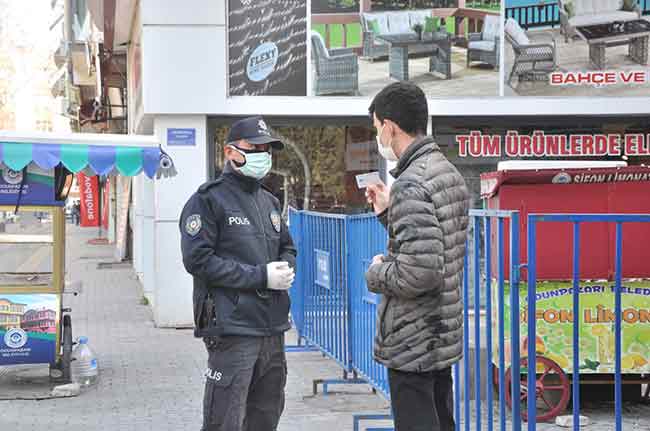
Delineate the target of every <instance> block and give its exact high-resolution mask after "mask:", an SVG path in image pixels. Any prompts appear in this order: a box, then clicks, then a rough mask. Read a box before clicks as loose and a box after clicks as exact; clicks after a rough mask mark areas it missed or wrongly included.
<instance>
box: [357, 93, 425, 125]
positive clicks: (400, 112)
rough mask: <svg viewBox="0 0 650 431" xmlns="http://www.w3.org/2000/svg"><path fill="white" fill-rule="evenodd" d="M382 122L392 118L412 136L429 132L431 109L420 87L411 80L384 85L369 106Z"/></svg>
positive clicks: (371, 114) (371, 111)
mask: <svg viewBox="0 0 650 431" xmlns="http://www.w3.org/2000/svg"><path fill="white" fill-rule="evenodd" d="M368 112H369V113H370V118H372V116H373V114H375V115H376V116H377V119H378V120H379V121H381V122H382V123H383V122H384V120H391V121H393V122H394V123H395V124H397V125H398V126H399V128H400V129H402V130H403V131H404V132H405V133H408V134H409V135H411V136H415V135H424V134H426V132H427V122H428V116H429V109H428V106H427V97H426V96H425V95H424V92H423V91H422V89H420V87H418V86H417V85H415V84H412V83H410V82H395V83H393V84H390V85H388V86H386V87H384V89H383V90H381V91H380V92H379V94H377V95H376V96H375V98H374V99H373V101H372V103H371V104H370V107H369V108H368Z"/></svg>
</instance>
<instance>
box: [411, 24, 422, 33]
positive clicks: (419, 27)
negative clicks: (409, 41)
mask: <svg viewBox="0 0 650 431" xmlns="http://www.w3.org/2000/svg"><path fill="white" fill-rule="evenodd" d="M423 29H424V27H423V26H422V24H420V23H417V24H415V25H414V26H413V31H414V32H416V33H418V34H420V33H422V30H423Z"/></svg>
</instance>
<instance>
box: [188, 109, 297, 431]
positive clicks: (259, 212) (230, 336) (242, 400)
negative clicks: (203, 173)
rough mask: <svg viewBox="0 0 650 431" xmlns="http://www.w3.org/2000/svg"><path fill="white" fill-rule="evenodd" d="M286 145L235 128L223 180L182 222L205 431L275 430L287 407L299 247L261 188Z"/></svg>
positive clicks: (252, 126) (206, 188)
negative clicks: (275, 154)
mask: <svg viewBox="0 0 650 431" xmlns="http://www.w3.org/2000/svg"><path fill="white" fill-rule="evenodd" d="M283 147H284V145H283V143H282V142H281V141H280V140H278V139H276V138H274V137H272V136H271V134H270V133H269V130H268V128H267V126H266V124H265V122H264V120H263V119H262V118H261V117H251V118H246V119H243V120H240V121H238V122H236V123H234V124H233V125H232V127H231V129H230V133H229V135H228V138H227V141H226V146H225V149H224V155H225V158H226V160H227V162H226V165H225V167H224V170H223V173H222V175H221V176H220V177H219V178H217V179H216V180H215V181H212V182H208V183H206V184H203V185H202V186H201V187H199V189H198V191H197V192H196V193H194V194H193V195H192V196H191V197H190V199H189V200H188V202H187V203H186V204H185V207H184V208H183V212H182V215H181V219H180V223H179V227H180V230H181V237H182V238H181V248H182V252H183V264H184V265H185V268H186V270H187V271H188V272H189V273H190V274H192V276H193V277H194V321H195V336H197V337H202V338H203V341H204V342H205V345H206V348H207V350H208V369H207V371H206V373H205V377H206V385H205V398H204V402H203V430H204V431H213V430H215V431H216V430H224V431H240V430H241V431H243V430H250V431H267V430H268V431H272V430H275V429H276V427H277V425H278V421H279V419H280V415H281V414H282V411H283V409H284V387H285V384H286V376H287V368H286V367H287V365H286V358H285V354H284V332H285V331H286V330H287V329H289V327H290V324H289V319H288V315H289V295H288V293H287V290H288V289H289V287H290V286H291V283H292V282H293V279H294V267H295V262H296V249H295V247H294V245H293V241H292V240H291V236H290V235H289V232H288V230H287V226H286V225H285V223H284V222H283V220H282V218H281V216H280V203H279V202H278V200H277V199H276V198H275V197H274V196H273V195H272V194H271V193H270V192H269V191H267V190H266V189H264V187H263V186H262V185H261V183H260V180H261V179H262V178H264V177H265V176H266V174H267V173H268V172H269V170H270V169H271V149H273V150H280V149H282V148H283Z"/></svg>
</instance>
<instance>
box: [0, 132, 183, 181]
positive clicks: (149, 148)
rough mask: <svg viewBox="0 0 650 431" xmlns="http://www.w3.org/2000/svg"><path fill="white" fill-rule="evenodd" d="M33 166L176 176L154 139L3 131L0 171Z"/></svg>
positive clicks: (96, 173)
mask: <svg viewBox="0 0 650 431" xmlns="http://www.w3.org/2000/svg"><path fill="white" fill-rule="evenodd" d="M30 164H35V165H37V166H38V167H39V168H41V169H45V170H49V169H53V168H55V167H56V166H58V165H59V164H62V165H63V166H65V167H66V168H67V169H68V170H69V171H71V172H74V173H78V172H84V173H86V174H89V175H101V176H107V175H118V174H119V175H123V176H135V175H138V174H140V173H141V172H144V173H145V175H146V176H147V177H149V178H160V177H161V176H165V177H169V176H174V175H175V174H176V170H175V169H174V164H173V162H172V160H171V158H170V157H169V156H168V155H167V154H166V153H165V152H164V151H162V149H161V148H160V146H159V145H158V141H157V139H156V138H155V137H153V136H133V135H101V134H85V133H78V134H64V135H62V134H53V133H36V134H30V135H26V134H20V133H17V132H5V131H0V168H2V167H6V168H8V169H11V170H13V171H20V170H22V169H24V168H25V167H27V166H29V165H30Z"/></svg>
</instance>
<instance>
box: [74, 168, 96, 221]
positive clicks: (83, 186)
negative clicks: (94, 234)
mask: <svg viewBox="0 0 650 431" xmlns="http://www.w3.org/2000/svg"><path fill="white" fill-rule="evenodd" d="M77 183H78V184H79V196H80V197H81V226H82V227H93V226H95V227H97V226H99V184H98V182H97V177H96V176H92V177H89V176H86V175H84V174H82V173H79V174H78V176H77Z"/></svg>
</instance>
